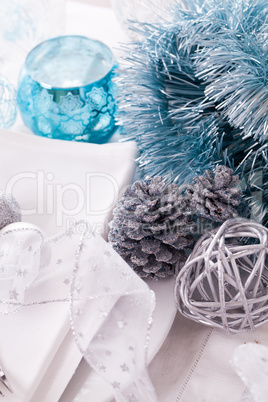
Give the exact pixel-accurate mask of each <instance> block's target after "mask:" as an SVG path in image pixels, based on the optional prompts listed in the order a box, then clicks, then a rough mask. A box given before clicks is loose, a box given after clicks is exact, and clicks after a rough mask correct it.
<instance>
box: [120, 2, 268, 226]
mask: <svg viewBox="0 0 268 402" xmlns="http://www.w3.org/2000/svg"><path fill="white" fill-rule="evenodd" d="M170 14H171V15H172V17H173V18H172V21H171V19H170V20H164V19H161V18H160V17H159V21H158V23H155V24H149V23H141V24H139V23H138V22H136V23H133V22H132V29H133V30H134V31H136V32H138V33H139V34H140V35H143V38H144V40H143V41H140V42H136V43H132V44H130V45H129V44H128V45H126V53H127V56H126V58H125V64H122V65H123V67H122V70H121V73H120V77H119V79H118V87H119V92H120V106H119V111H120V114H119V120H120V121H121V122H122V123H123V130H124V131H123V135H124V136H125V138H126V139H134V140H136V142H137V144H138V147H139V150H140V157H139V160H138V162H139V170H140V177H144V176H146V175H149V176H155V175H159V176H162V177H164V179H165V180H166V181H167V182H168V183H172V182H175V183H178V184H179V185H180V186H181V185H185V184H188V183H191V182H192V180H193V177H195V176H201V175H204V173H205V171H206V170H211V171H215V168H216V166H217V164H219V163H220V164H224V165H226V166H230V167H231V168H233V170H234V172H235V173H236V174H239V176H240V180H241V181H243V182H244V184H245V186H244V189H245V195H246V197H247V199H248V201H249V205H250V207H251V212H252V213H253V215H254V218H256V219H257V220H258V221H259V222H262V223H263V224H267V223H268V184H267V183H268V168H267V165H268V164H267V160H268V144H267V140H268V46H267V29H268V2H267V0H254V1H252V0H237V1H233V0H187V2H185V7H184V9H182V8H181V7H180V3H179V4H178V5H175V6H174V8H173V9H171V10H170ZM256 192H258V193H260V194H259V196H258V197H256Z"/></svg>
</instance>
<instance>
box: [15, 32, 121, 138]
mask: <svg viewBox="0 0 268 402" xmlns="http://www.w3.org/2000/svg"><path fill="white" fill-rule="evenodd" d="M114 75H115V71H114V60H113V55H112V52H111V51H110V49H109V48H108V47H107V46H105V45H104V44H103V43H101V42H98V41H94V40H91V39H88V38H85V37H82V36H62V37H58V38H54V39H50V40H48V41H46V42H43V43H41V44H40V45H38V46H37V47H36V48H34V49H33V50H32V51H31V52H30V53H29V55H28V57H27V59H26V63H25V66H24V69H23V71H22V73H21V78H20V83H19V90H18V103H19V107H20V110H21V113H22V117H23V120H24V122H25V124H26V125H27V126H28V127H29V128H30V129H31V130H32V131H33V132H34V133H35V134H37V135H41V136H45V137H49V138H57V139H64V140H76V141H86V142H95V143H103V142H106V141H107V140H108V139H109V138H110V136H111V135H112V134H113V132H114V130H115V121H114V113H115V100H114V88H113V83H112V79H113V77H114Z"/></svg>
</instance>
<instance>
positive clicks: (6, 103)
mask: <svg viewBox="0 0 268 402" xmlns="http://www.w3.org/2000/svg"><path fill="white" fill-rule="evenodd" d="M16 117H17V93H16V89H15V88H14V86H13V85H12V84H11V83H10V82H9V81H8V80H7V79H6V78H4V77H2V76H0V127H2V128H10V127H12V126H13V124H14V123H15V120H16Z"/></svg>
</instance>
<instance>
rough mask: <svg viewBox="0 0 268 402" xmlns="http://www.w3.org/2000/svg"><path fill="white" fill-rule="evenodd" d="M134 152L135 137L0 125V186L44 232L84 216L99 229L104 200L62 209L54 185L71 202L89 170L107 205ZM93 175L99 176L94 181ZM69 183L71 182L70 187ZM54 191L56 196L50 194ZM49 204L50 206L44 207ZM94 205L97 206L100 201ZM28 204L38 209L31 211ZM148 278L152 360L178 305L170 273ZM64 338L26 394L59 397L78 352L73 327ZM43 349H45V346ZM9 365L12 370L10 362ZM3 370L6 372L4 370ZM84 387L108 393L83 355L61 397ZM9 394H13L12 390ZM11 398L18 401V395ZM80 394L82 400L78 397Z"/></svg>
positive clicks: (99, 400) (102, 396)
mask: <svg viewBox="0 0 268 402" xmlns="http://www.w3.org/2000/svg"><path fill="white" fill-rule="evenodd" d="M134 157H135V145H134V144H133V143H121V144H118V143H112V144H107V145H95V144H81V143H72V142H68V141H59V140H50V139H46V138H41V137H37V136H35V135H32V134H22V133H17V132H11V131H5V130H0V188H4V189H9V190H12V192H13V194H14V195H15V197H16V198H17V200H18V201H19V203H20V205H21V206H22V207H23V208H24V221H26V222H30V223H33V224H35V225H37V226H39V227H40V228H41V229H42V230H43V231H44V232H45V233H46V234H47V235H53V234H56V233H58V232H62V231H63V230H65V228H66V225H68V224H70V223H71V224H72V222H73V220H78V219H87V220H89V221H90V222H91V223H104V226H101V229H104V231H105V229H107V221H108V219H109V217H110V218H111V210H110V211H109V210H107V209H106V210H105V203H104V204H103V208H104V209H103V210H102V211H100V213H99V214H94V213H93V212H94V211H91V212H92V213H90V214H89V215H88V214H87V211H86V210H84V209H82V210H81V211H80V212H79V213H78V214H76V215H72V214H68V213H67V214H66V211H67V209H66V208H67V205H65V204H64V205H65V208H64V210H63V211H62V210H61V208H62V202H61V201H62V200H61V199H60V200H58V202H56V205H54V204H53V202H54V201H55V194H57V191H56V189H61V191H60V192H59V193H58V194H60V195H62V189H64V188H65V190H66V194H65V196H66V195H68V197H67V199H66V202H67V203H68V202H70V200H71V198H73V200H72V201H74V202H75V200H76V196H77V194H74V193H75V191H74V189H76V191H78V189H77V187H76V186H79V188H80V190H79V191H82V192H83V194H88V191H87V190H88V189H87V188H86V187H85V185H86V183H87V180H85V177H86V175H87V174H88V173H89V174H92V173H93V176H90V180H91V181H90V184H91V192H90V196H91V197H92V196H93V195H94V194H96V195H97V197H96V200H95V201H96V202H95V204H96V203H97V201H98V200H99V201H100V200H102V199H103V198H104V201H106V202H108V201H109V202H108V204H109V205H110V208H111V200H112V201H113V202H114V201H115V198H116V197H118V196H119V193H120V190H121V189H122V188H123V187H124V186H125V185H127V184H128V183H129V182H130V181H131V179H132V177H133V174H134V170H135V164H134ZM94 175H96V177H97V179H96V181H95V182H94V183H93V182H92V177H94ZM105 175H106V176H105ZM107 175H108V176H107ZM111 176H112V177H113V178H114V179H115V181H116V182H117V183H118V189H117V190H118V191H117V192H116V193H114V189H113V187H112V186H110V180H108V181H107V187H106V182H105V181H104V182H103V180H104V179H105V178H106V179H107V177H111ZM69 184H71V185H72V186H73V185H74V187H71V189H70V188H68V185H69ZM68 189H69V190H68ZM68 191H69V193H68ZM53 194H54V197H52V199H51V198H50V197H51V196H53ZM93 204H94V202H93ZM49 205H50V209H49V208H47V207H48V206H49ZM68 205H69V207H70V208H71V207H72V205H71V204H68ZM95 206H96V207H99V205H98V204H97V205H95ZM52 207H53V208H52ZM30 209H36V210H35V211H29V210H30ZM27 211H28V212H27ZM58 219H59V220H58ZM57 220H58V221H57ZM148 284H149V286H150V287H151V288H152V289H153V290H154V291H155V294H156V311H155V316H154V323H153V327H152V331H151V339H150V344H149V356H148V357H149V361H150V360H152V358H153V357H154V355H155V354H156V353H157V351H158V350H159V348H160V347H161V345H162V343H163V341H164V340H165V338H166V336H167V334H168V332H169V329H170V327H171V325H172V323H173V320H174V317H175V314H176V308H175V304H174V300H173V279H168V280H162V281H158V282H152V281H150V282H148ZM67 315H68V311H67ZM14 319H15V315H14ZM48 330H49V326H48ZM44 336H45V335H44ZM64 336H65V335H64ZM62 341H63V342H62V345H61V347H60V349H59V350H58V352H57V354H56V355H55V357H54V359H53V360H52V361H51V363H50V365H49V367H48V368H47V369H46V371H45V374H42V377H41V378H42V381H41V382H40V383H39V384H38V387H37V389H36V391H35V394H34V396H33V397H31V398H29V400H31V402H39V401H40V400H42V402H58V400H59V398H60V396H61V394H62V393H63V391H64V389H65V388H66V386H67V384H68V382H69V381H70V379H71V377H72V375H73V373H74V371H75V369H76V367H77V365H78V364H79V360H80V358H81V356H80V352H78V349H77V347H76V345H75V343H74V339H73V338H72V336H71V333H70V332H69V333H68V334H67V335H66V336H65V338H64V340H63V339H62ZM47 353H48V354H49V351H48V352H47ZM48 359H49V356H48ZM27 370H28V371H29V375H28V377H29V384H30V382H31V381H30V379H31V373H30V367H27ZM42 370H44V367H41V365H40V371H41V372H42ZM10 371H11V372H12V368H10ZM6 374H7V376H8V373H6ZM40 375H41V374H40ZM8 377H9V376H8ZM28 377H27V378H28ZM10 380H11V378H10ZM83 387H84V388H85V390H84V391H83V394H85V395H86V396H85V398H86V399H85V401H86V400H87V402H88V401H91V400H92V401H94V402H104V401H108V400H110V399H111V398H112V390H111V388H110V386H109V385H107V384H106V383H104V381H103V380H102V379H101V378H100V377H98V376H97V375H96V374H95V373H94V372H93V371H92V370H91V369H90V368H89V367H88V366H87V365H86V363H85V362H84V361H82V362H81V364H80V365H79V367H78V369H77V371H76V373H75V375H74V377H73V378H72V380H71V382H70V384H69V385H68V387H67V388H66V391H65V392H64V394H63V396H62V398H61V402H67V401H69V402H70V401H73V399H74V398H75V396H76V395H78V394H79V392H80V391H81V388H83ZM30 388H31V389H33V384H30V385H29V389H30ZM25 392H27V390H25ZM29 392H30V391H29ZM13 396H14V398H15V395H13ZM12 400H13V399H12ZM14 400H16V401H17V399H14ZM79 400H80V402H81V401H82V400H81V398H80V399H79Z"/></svg>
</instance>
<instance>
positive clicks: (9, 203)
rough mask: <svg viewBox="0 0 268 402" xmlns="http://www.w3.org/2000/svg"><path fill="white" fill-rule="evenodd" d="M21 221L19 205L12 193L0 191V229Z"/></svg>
mask: <svg viewBox="0 0 268 402" xmlns="http://www.w3.org/2000/svg"><path fill="white" fill-rule="evenodd" d="M20 221H21V211H20V206H19V204H18V202H17V201H16V199H15V198H14V197H13V195H11V194H8V193H6V192H5V191H0V230H1V229H3V228H4V227H5V226H7V225H10V224H11V223H14V222H20Z"/></svg>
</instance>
